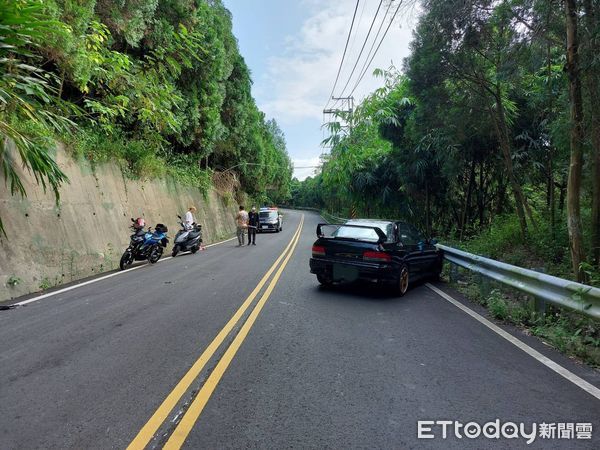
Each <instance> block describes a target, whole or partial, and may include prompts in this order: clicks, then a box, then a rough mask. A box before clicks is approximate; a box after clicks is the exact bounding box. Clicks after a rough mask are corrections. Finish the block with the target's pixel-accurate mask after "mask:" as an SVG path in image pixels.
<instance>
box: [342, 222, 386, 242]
mask: <svg viewBox="0 0 600 450" xmlns="http://www.w3.org/2000/svg"><path fill="white" fill-rule="evenodd" d="M378 228H384V227H382V226H381V227H378ZM381 231H383V232H384V234H385V235H386V236H390V231H391V224H390V225H388V226H387V227H385V228H384V229H382V230H381ZM333 237H339V238H350V239H358V240H361V241H373V242H377V241H378V240H379V236H378V235H377V232H376V231H375V230H374V229H373V228H356V227H346V226H343V225H342V226H341V227H339V228H338V229H337V231H335V232H334V233H333Z"/></svg>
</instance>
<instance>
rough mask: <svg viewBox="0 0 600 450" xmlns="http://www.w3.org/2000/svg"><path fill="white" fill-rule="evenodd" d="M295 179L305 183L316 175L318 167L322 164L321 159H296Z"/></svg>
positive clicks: (294, 161)
mask: <svg viewBox="0 0 600 450" xmlns="http://www.w3.org/2000/svg"><path fill="white" fill-rule="evenodd" d="M292 162H293V163H294V177H296V178H298V180H300V181H303V180H305V179H306V178H308V177H312V176H314V175H315V174H316V170H317V167H318V166H319V164H320V159H319V157H314V158H300V159H294V160H293V161H292Z"/></svg>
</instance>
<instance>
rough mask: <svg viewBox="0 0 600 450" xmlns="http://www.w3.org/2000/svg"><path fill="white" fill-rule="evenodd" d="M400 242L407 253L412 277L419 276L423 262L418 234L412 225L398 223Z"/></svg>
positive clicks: (406, 259)
mask: <svg viewBox="0 0 600 450" xmlns="http://www.w3.org/2000/svg"><path fill="white" fill-rule="evenodd" d="M397 225H398V241H399V243H400V244H401V249H402V250H403V251H404V253H405V256H404V258H405V261H406V263H407V264H408V268H409V271H410V274H411V276H419V274H420V273H421V271H422V269H423V268H422V267H421V264H422V260H421V255H420V251H419V246H418V242H419V241H418V234H415V233H414V230H413V229H411V227H410V225H408V224H407V223H405V222H398V224H397Z"/></svg>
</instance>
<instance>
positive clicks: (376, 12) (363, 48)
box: [340, 0, 383, 97]
mask: <svg viewBox="0 0 600 450" xmlns="http://www.w3.org/2000/svg"><path fill="white" fill-rule="evenodd" d="M382 4H383V0H379V6H377V11H375V16H374V17H373V20H372V21H371V26H370V27H369V31H368V32H367V37H366V38H365V41H364V42H363V45H362V47H361V49H360V53H359V54H358V58H356V62H355V63H354V67H352V72H350V76H349V77H348V81H346V84H345V85H344V89H342V93H341V94H340V97H343V96H344V92H345V91H346V88H347V87H348V85H349V84H350V80H351V79H352V75H354V71H355V70H356V66H358V62H359V61H360V57H361V56H362V54H363V51H364V50H365V46H366V45H367V41H368V40H369V36H370V35H371V30H372V29H373V25H375V20H376V19H377V16H378V15H379V10H380V9H381V5H382Z"/></svg>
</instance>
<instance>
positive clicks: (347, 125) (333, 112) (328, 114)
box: [323, 97, 354, 148]
mask: <svg viewBox="0 0 600 450" xmlns="http://www.w3.org/2000/svg"><path fill="white" fill-rule="evenodd" d="M331 99H332V100H333V101H334V102H336V103H337V102H341V104H340V106H339V107H337V108H328V109H324V110H323V125H326V124H328V123H330V122H333V121H335V120H336V119H337V120H339V119H340V113H345V114H343V115H342V116H344V115H345V117H347V118H348V120H346V121H345V122H344V123H343V124H342V125H341V127H342V129H343V130H346V132H348V131H350V132H351V131H352V112H353V111H354V97H331ZM336 103H334V106H335V104H336ZM342 118H343V117H342ZM323 130H325V132H326V133H327V134H328V135H327V136H323V140H325V139H327V138H328V137H330V136H331V133H330V131H329V130H327V128H326V127H325V126H323ZM324 147H326V148H331V145H330V144H326V145H324Z"/></svg>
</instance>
